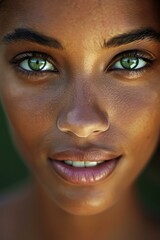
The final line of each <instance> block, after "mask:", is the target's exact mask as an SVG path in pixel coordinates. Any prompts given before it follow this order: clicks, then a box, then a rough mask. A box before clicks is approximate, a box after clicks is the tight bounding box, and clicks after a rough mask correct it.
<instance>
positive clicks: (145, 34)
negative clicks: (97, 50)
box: [103, 28, 160, 48]
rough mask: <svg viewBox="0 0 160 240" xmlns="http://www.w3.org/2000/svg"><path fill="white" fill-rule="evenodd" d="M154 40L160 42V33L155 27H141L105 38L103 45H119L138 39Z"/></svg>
mask: <svg viewBox="0 0 160 240" xmlns="http://www.w3.org/2000/svg"><path fill="white" fill-rule="evenodd" d="M145 39H148V40H154V41H157V42H160V33H159V32H157V31H156V30H154V29H153V28H141V29H137V30H133V31H131V32H128V33H124V34H120V35H118V36H115V37H113V38H111V39H109V40H108V41H106V40H104V45H103V47H105V48H106V47H118V46H121V45H124V44H129V43H132V42H134V41H138V40H145Z"/></svg>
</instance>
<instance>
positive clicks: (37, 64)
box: [28, 58, 46, 71]
mask: <svg viewBox="0 0 160 240" xmlns="http://www.w3.org/2000/svg"><path fill="white" fill-rule="evenodd" d="M28 65H29V67H30V68H31V69H32V70H33V71H40V70H42V69H43V68H44V67H45V65H46V61H45V60H43V59H40V58H31V59H29V60H28Z"/></svg>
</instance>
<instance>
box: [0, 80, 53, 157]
mask: <svg viewBox="0 0 160 240" xmlns="http://www.w3.org/2000/svg"><path fill="white" fill-rule="evenodd" d="M52 93H53V91H52ZM2 102H3V105H4V108H5V111H6V114H7V117H8V119H9V124H10V127H11V132H12V135H13V137H14V140H15V143H16V145H17V146H18V148H20V150H21V151H22V152H23V155H26V152H27V153H30V154H31V155H32V156H33V154H34V153H35V154H36V152H37V150H38V146H39V145H41V142H42V140H43V138H44V136H45V135H46V134H47V133H48V132H49V131H51V129H52V128H53V129H54V127H55V125H56V116H57V110H58V102H57V101H56V99H54V97H52V94H51V93H50V91H49V90H44V89H43V87H42V88H39V87H37V88H36V87H32V88H30V87H28V86H26V87H25V88H24V87H21V86H20V85H19V86H15V87H14V85H12V84H10V87H6V88H3V96H2Z"/></svg>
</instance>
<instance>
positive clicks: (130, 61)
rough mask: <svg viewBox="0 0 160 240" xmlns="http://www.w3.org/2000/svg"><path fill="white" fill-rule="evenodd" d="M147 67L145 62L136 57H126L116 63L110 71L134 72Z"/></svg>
mask: <svg viewBox="0 0 160 240" xmlns="http://www.w3.org/2000/svg"><path fill="white" fill-rule="evenodd" d="M146 65H147V61H145V60H144V59H142V58H138V57H126V58H122V59H120V60H119V61H117V62H116V63H115V64H114V65H113V66H112V69H124V70H134V69H141V68H143V67H145V66H146Z"/></svg>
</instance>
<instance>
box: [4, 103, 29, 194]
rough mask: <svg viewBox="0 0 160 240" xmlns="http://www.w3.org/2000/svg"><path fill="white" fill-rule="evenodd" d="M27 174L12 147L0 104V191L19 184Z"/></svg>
mask: <svg viewBox="0 0 160 240" xmlns="http://www.w3.org/2000/svg"><path fill="white" fill-rule="evenodd" d="M28 175H29V173H28V170H27V168H26V166H25V165H24V162H23V161H22V160H21V159H20V156H19V155H18V153H17V151H16V150H15V148H14V145H13V143H12V140H11V138H10V135H9V131H8V127H7V121H6V118H5V115H4V113H3V109H2V106H1V105H0V192H4V191H6V190H8V189H11V188H14V187H15V186H17V185H19V184H21V183H22V182H23V181H25V179H27V177H28Z"/></svg>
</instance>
